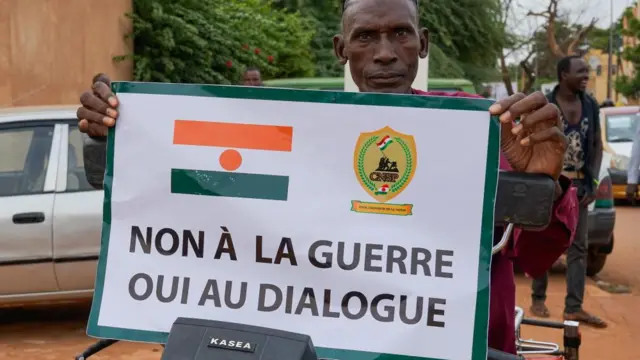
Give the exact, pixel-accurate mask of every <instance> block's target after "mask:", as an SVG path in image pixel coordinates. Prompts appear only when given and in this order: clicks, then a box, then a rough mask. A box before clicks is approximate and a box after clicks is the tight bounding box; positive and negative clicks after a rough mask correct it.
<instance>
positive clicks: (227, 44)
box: [117, 0, 508, 84]
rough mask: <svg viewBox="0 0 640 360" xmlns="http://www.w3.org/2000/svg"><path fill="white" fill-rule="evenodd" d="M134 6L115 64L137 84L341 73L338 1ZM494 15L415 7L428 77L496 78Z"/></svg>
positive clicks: (501, 40) (489, 10) (446, 2)
mask: <svg viewBox="0 0 640 360" xmlns="http://www.w3.org/2000/svg"><path fill="white" fill-rule="evenodd" d="M133 1H134V12H133V14H129V16H130V17H131V18H132V19H133V24H134V28H133V33H132V36H133V37H134V53H133V54H129V55H125V56H119V57H117V59H124V58H133V59H134V61H135V78H136V80H140V81H162V82H184V83H218V84H229V83H237V82H238V81H239V79H240V77H241V73H242V71H243V70H244V69H245V68H246V67H248V66H257V67H259V68H261V70H262V72H263V76H264V77H265V78H285V77H309V76H322V77H331V76H342V74H343V71H344V70H343V68H342V66H341V65H340V64H339V63H338V61H337V60H336V58H335V55H334V53H333V41H332V38H333V36H334V35H335V34H337V33H338V32H339V31H340V19H341V9H340V6H341V1H340V0H322V1H319V0H271V1H269V0H227V1H220V0H133ZM499 14H500V0H460V1H450V0H429V1H428V2H427V1H420V21H421V23H422V25H423V26H426V27H428V28H429V29H430V30H431V36H430V38H431V39H430V40H431V50H430V59H429V75H430V76H432V77H445V78H468V79H470V80H472V81H474V82H476V83H479V82H481V81H486V80H490V79H495V78H496V77H497V76H498V72H497V69H496V58H497V56H498V54H499V51H501V50H502V48H503V47H504V46H505V44H506V43H507V41H508V38H507V35H506V34H505V33H504V29H501V28H500V21H498V17H499ZM256 48H259V49H260V54H256V53H255V52H254V50H255V49H256ZM268 56H273V59H274V60H273V62H269V61H268ZM228 64H231V67H229V66H228Z"/></svg>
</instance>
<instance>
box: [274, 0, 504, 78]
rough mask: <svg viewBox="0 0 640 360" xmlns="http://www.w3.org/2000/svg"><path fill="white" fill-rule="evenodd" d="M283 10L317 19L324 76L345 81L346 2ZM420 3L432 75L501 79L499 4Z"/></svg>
mask: <svg viewBox="0 0 640 360" xmlns="http://www.w3.org/2000/svg"><path fill="white" fill-rule="evenodd" d="M274 4H276V5H277V7H278V8H280V9H286V10H288V11H300V13H301V14H303V15H304V16H306V17H308V18H311V19H314V20H313V21H314V23H315V35H314V38H313V40H312V51H313V54H314V57H315V59H316V74H317V75H318V76H342V74H343V73H344V70H343V69H342V66H340V64H339V63H338V62H337V60H336V59H335V55H334V53H333V43H332V40H331V39H332V37H333V35H335V34H337V33H338V32H339V31H340V19H341V14H342V9H341V8H340V6H341V4H342V2H341V1H340V0H324V1H317V0H276V1H275V2H274ZM425 4H426V2H425V1H420V8H419V11H420V22H421V25H423V26H426V27H427V28H429V30H430V31H431V39H430V43H431V50H430V55H429V56H430V57H429V76H431V77H458V78H460V77H466V78H469V79H471V80H473V81H475V82H480V81H482V80H485V79H487V78H491V77H495V76H496V75H497V72H496V66H495V59H496V58H497V54H498V51H499V49H500V48H501V46H502V41H503V32H502V30H501V29H500V28H499V27H498V26H496V24H495V19H496V15H497V11H498V10H499V6H498V5H499V0H460V1H457V2H453V1H450V0H429V2H428V4H426V5H425Z"/></svg>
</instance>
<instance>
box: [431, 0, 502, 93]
mask: <svg viewBox="0 0 640 360" xmlns="http://www.w3.org/2000/svg"><path fill="white" fill-rule="evenodd" d="M420 3H421V6H420V22H421V23H422V25H423V26H426V27H427V28H428V29H429V30H430V35H431V43H432V44H436V45H437V46H438V47H439V48H440V49H441V50H442V53H443V54H444V55H446V56H447V58H448V60H447V62H445V63H444V64H442V66H447V64H450V66H454V67H457V68H459V69H462V70H463V71H464V77H465V78H467V79H469V80H471V81H473V82H474V83H479V82H481V81H486V80H491V79H493V78H495V77H496V76H497V75H498V70H497V66H496V59H497V58H498V56H499V53H500V51H502V49H503V48H504V47H505V45H506V43H507V34H505V31H504V29H503V28H502V26H501V23H500V21H499V18H500V12H501V8H500V1H499V0H458V1H451V0H429V1H421V2H420ZM432 55H433V54H432ZM429 62H430V66H431V59H430V60H429ZM435 66H437V67H438V68H440V66H441V65H440V64H437V62H436V64H435ZM430 73H431V71H430ZM430 75H431V74H430ZM432 76H433V75H432Z"/></svg>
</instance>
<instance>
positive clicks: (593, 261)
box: [587, 248, 609, 276]
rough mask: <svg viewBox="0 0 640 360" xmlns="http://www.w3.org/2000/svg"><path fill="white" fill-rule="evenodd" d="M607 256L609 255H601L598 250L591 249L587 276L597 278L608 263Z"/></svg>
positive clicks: (588, 256) (588, 257)
mask: <svg viewBox="0 0 640 360" xmlns="http://www.w3.org/2000/svg"><path fill="white" fill-rule="evenodd" d="M607 255H609V254H601V253H600V252H598V249H597V248H596V249H589V254H588V255H587V276H595V275H596V274H598V273H599V272H600V271H602V268H604V264H605V262H606V261H607Z"/></svg>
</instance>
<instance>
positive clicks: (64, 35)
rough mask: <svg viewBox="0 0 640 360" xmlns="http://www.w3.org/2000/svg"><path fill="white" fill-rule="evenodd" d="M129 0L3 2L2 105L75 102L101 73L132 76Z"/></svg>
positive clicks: (0, 42) (0, 20)
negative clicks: (124, 59) (120, 58)
mask: <svg viewBox="0 0 640 360" xmlns="http://www.w3.org/2000/svg"><path fill="white" fill-rule="evenodd" d="M129 11H131V0H0V107H7V106H24V105H50V104H75V103H77V102H78V98H79V95H80V93H81V92H82V91H83V90H85V89H87V88H89V86H90V85H91V78H92V77H93V76H94V75H95V74H96V73H98V72H105V73H107V74H109V75H110V76H111V77H112V79H113V80H130V79H131V77H132V64H131V62H124V63H119V64H115V63H114V62H113V61H112V58H113V56H117V55H123V54H127V53H129V52H131V50H132V48H131V44H130V42H126V41H125V40H124V39H123V36H124V34H126V33H128V32H129V30H130V27H131V23H130V21H129V20H128V19H127V18H126V17H125V16H124V14H125V13H126V12H129Z"/></svg>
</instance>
